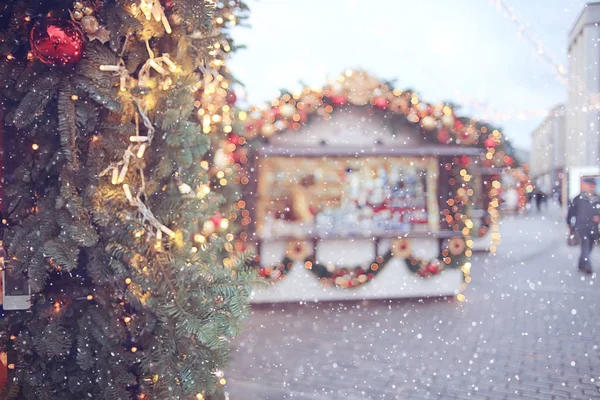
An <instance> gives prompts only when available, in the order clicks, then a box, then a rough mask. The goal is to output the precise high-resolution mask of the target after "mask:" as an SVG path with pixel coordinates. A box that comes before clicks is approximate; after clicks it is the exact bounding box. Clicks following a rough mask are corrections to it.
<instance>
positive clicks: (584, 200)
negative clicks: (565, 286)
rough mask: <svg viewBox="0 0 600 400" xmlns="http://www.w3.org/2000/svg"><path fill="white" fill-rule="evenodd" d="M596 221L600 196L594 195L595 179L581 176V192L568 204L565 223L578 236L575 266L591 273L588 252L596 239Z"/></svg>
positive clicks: (599, 217)
mask: <svg viewBox="0 0 600 400" xmlns="http://www.w3.org/2000/svg"><path fill="white" fill-rule="evenodd" d="M573 219H575V222H573ZM598 223H600V198H598V196H596V181H595V180H594V179H593V178H583V180H582V183H581V193H580V194H579V195H577V196H576V197H575V198H574V199H573V201H572V202H571V203H570V204H569V210H568V213H567V225H568V226H569V228H570V229H571V230H575V232H576V233H577V235H578V236H579V241H580V245H581V255H580V256H579V264H578V266H577V268H578V269H579V270H580V271H583V272H586V273H588V274H591V273H592V263H591V260H590V254H591V252H592V249H593V247H594V241H595V240H596V239H598Z"/></svg>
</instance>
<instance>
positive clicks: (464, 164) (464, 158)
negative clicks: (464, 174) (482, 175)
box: [460, 156, 471, 167]
mask: <svg viewBox="0 0 600 400" xmlns="http://www.w3.org/2000/svg"><path fill="white" fill-rule="evenodd" d="M470 163H471V159H470V158H469V157H468V156H461V157H460V165H461V166H462V167H468V166H469V164H470Z"/></svg>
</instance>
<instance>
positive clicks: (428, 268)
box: [255, 237, 468, 288]
mask: <svg viewBox="0 0 600 400" xmlns="http://www.w3.org/2000/svg"><path fill="white" fill-rule="evenodd" d="M466 250H467V246H466V243H465V240H464V239H463V238H462V237H457V238H452V239H450V240H449V241H448V243H447V245H446V246H445V248H444V249H443V250H442V251H441V253H440V255H439V256H438V257H436V258H434V259H432V260H430V261H427V260H423V259H420V258H417V257H414V256H413V255H412V252H411V247H410V241H409V239H395V240H394V241H393V242H392V247H391V249H390V250H388V251H387V252H386V253H385V254H384V255H382V256H377V257H376V258H375V260H373V261H372V262H370V263H367V264H366V265H357V266H354V267H339V266H336V265H335V264H333V263H328V264H321V263H320V262H318V261H316V259H315V256H314V252H313V253H312V254H310V250H309V246H308V244H307V243H306V242H289V243H288V245H287V249H286V255H285V257H284V258H283V259H282V260H281V261H280V262H279V263H277V264H275V265H273V266H268V267H260V272H259V274H260V276H262V277H264V278H267V279H270V280H271V281H272V282H277V281H279V280H281V279H283V278H284V277H285V276H286V275H287V274H288V273H289V272H290V271H291V270H292V267H293V265H294V263H295V262H300V261H302V262H303V265H304V267H305V268H306V269H308V270H310V271H311V272H312V273H313V274H315V275H316V276H317V278H319V281H320V282H321V283H322V284H323V285H324V286H326V287H332V286H337V287H341V288H353V287H358V286H362V285H363V284H365V283H367V282H369V281H371V280H373V279H374V278H375V276H377V274H379V273H380V272H381V271H382V270H383V269H384V268H385V267H386V265H387V264H388V263H389V261H390V260H391V259H392V258H403V259H404V262H405V264H406V266H407V268H408V269H409V270H410V271H412V272H413V273H415V274H417V275H419V276H421V277H423V278H431V277H432V276H435V275H439V274H440V273H441V272H442V271H443V270H444V269H446V268H461V269H463V266H464V265H465V263H466V262H467V260H468V257H467V256H466V254H465V253H466ZM255 263H256V265H259V262H258V260H255ZM463 272H465V271H464V270H463ZM466 274H467V273H466V272H465V277H466Z"/></svg>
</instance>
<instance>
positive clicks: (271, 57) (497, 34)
mask: <svg viewBox="0 0 600 400" xmlns="http://www.w3.org/2000/svg"><path fill="white" fill-rule="evenodd" d="M247 1H248V5H249V6H250V8H251V14H250V19H249V21H248V23H249V24H250V25H251V27H250V28H241V27H238V28H236V29H234V31H233V37H234V40H235V43H236V44H238V45H240V44H241V45H245V46H246V47H247V48H246V49H243V50H240V51H238V52H237V53H236V54H235V55H234V56H233V59H232V60H231V62H230V63H229V67H230V70H231V71H232V72H233V74H234V75H235V76H236V78H237V79H239V80H240V81H241V82H242V83H243V84H244V88H243V89H242V90H241V92H242V93H241V95H242V96H241V98H242V102H243V103H244V102H245V103H246V104H252V105H259V104H264V103H265V102H268V101H271V100H273V99H274V98H276V97H277V96H278V94H279V90H280V89H289V90H295V89H297V88H300V87H302V86H303V84H308V85H310V86H317V87H318V86H323V85H324V84H326V82H327V79H328V78H336V77H338V76H339V75H340V74H341V73H342V72H343V71H344V70H345V69H347V68H350V69H359V68H360V69H365V70H367V71H368V72H370V73H371V74H373V75H375V76H376V77H378V78H380V79H382V80H392V81H395V85H396V87H398V88H400V89H406V88H411V89H414V90H416V91H417V92H419V94H420V97H421V98H422V99H423V100H424V101H427V102H432V103H433V102H438V101H452V102H454V103H458V104H461V105H462V108H461V110H460V112H459V113H460V114H461V115H467V116H471V117H478V118H481V117H484V116H487V118H488V120H489V121H490V122H492V123H495V124H496V125H498V126H500V127H502V128H503V131H504V133H505V134H506V135H507V136H508V137H509V138H510V139H511V141H512V142H513V143H514V144H515V145H516V146H517V147H519V148H523V149H528V148H529V147H530V146H531V132H532V131H533V130H534V129H535V128H536V127H537V126H538V125H539V124H540V123H541V122H542V120H543V118H544V117H543V116H539V115H537V116H531V117H527V118H523V117H517V116H516V115H515V114H516V113H517V112H520V111H531V110H537V111H540V110H546V109H550V108H552V107H554V106H555V105H557V104H560V103H563V102H565V101H566V98H567V87H566V85H565V84H563V83H561V82H560V81H559V80H558V79H557V77H556V75H555V73H554V72H553V66H552V64H551V63H548V62H545V61H543V60H542V59H541V58H540V57H539V55H538V54H537V49H536V47H535V46H534V45H532V44H531V43H529V42H527V41H526V40H525V39H524V38H523V36H522V35H520V34H519V27H518V26H517V25H516V24H515V23H514V22H513V21H512V20H510V18H508V15H507V13H506V12H503V11H502V10H501V9H500V8H499V7H497V6H496V5H495V4H496V0H453V1H449V0H418V1H417V0H372V1H362V0H302V1H298V0H259V1H255V0H247ZM503 1H504V0H503ZM504 3H505V4H507V5H509V6H511V7H512V9H513V11H514V12H515V13H517V15H518V21H520V22H522V23H523V24H524V26H525V29H526V32H528V33H529V35H530V36H531V37H532V38H533V39H534V40H535V41H536V43H541V47H542V48H543V49H544V51H545V52H546V54H549V55H551V57H552V58H553V59H555V60H556V63H558V64H561V65H564V66H565V67H568V53H567V48H568V40H567V37H568V33H569V31H570V29H571V28H572V26H573V24H574V22H575V20H576V18H577V17H578V15H579V13H580V12H581V10H582V9H583V7H584V5H585V2H584V1H579V0H506V1H504ZM301 83H302V84H301ZM510 110H513V112H512V116H511V117H509V118H507V117H506V116H505V117H500V116H499V115H501V114H503V113H506V112H507V111H510ZM538 114H539V112H538Z"/></svg>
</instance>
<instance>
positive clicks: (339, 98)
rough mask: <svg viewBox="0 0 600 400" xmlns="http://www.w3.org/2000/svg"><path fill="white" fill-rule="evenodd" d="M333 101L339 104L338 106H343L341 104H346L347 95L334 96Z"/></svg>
mask: <svg viewBox="0 0 600 400" xmlns="http://www.w3.org/2000/svg"><path fill="white" fill-rule="evenodd" d="M331 102H332V103H333V104H334V105H336V106H338V107H341V106H343V105H344V104H346V96H333V97H332V98H331Z"/></svg>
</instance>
